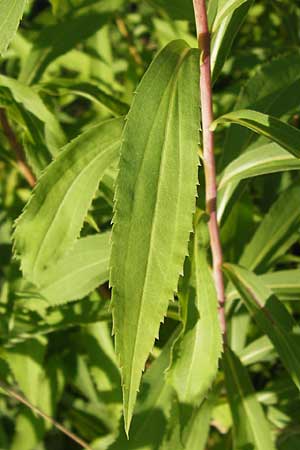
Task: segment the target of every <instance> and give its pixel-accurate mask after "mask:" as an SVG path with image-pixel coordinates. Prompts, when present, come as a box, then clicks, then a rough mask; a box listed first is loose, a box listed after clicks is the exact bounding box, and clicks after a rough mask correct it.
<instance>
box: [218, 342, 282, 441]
mask: <svg viewBox="0 0 300 450" xmlns="http://www.w3.org/2000/svg"><path fill="white" fill-rule="evenodd" d="M223 363H224V371H225V382H226V388H227V395H228V400H229V404H230V409H231V413H232V418H233V439H234V442H233V444H234V446H233V448H234V449H245V450H246V449H249V450H250V449H255V450H275V446H274V444H273V442H272V438H271V432H270V428H269V425H268V422H267V420H266V418H265V415H264V412H263V409H262V407H261V406H260V404H259V403H258V401H257V399H256V397H255V392H254V389H253V386H252V383H251V380H250V377H249V375H248V372H247V370H246V369H245V368H244V366H243V365H242V363H241V362H240V360H239V359H238V357H237V356H236V355H235V354H234V353H233V352H232V351H231V350H230V349H229V348H228V347H227V348H226V350H225V352H224V358H223Z"/></svg>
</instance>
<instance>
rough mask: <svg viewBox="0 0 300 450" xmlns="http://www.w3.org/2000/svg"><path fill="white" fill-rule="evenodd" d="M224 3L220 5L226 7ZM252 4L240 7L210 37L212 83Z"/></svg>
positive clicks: (250, 0) (246, 3) (245, 3)
mask: <svg viewBox="0 0 300 450" xmlns="http://www.w3.org/2000/svg"><path fill="white" fill-rule="evenodd" d="M210 2H211V0H210ZM210 2H209V3H210ZM226 2H227V0H222V1H221V2H220V5H221V6H222V5H226ZM253 3H254V0H248V1H247V2H244V3H243V4H242V5H240V6H239V7H238V8H237V9H236V10H235V11H233V12H232V13H231V14H230V15H228V16H227V17H226V18H225V19H224V20H223V21H222V23H221V25H220V26H219V28H218V29H217V31H216V32H215V33H214V34H213V36H212V49H211V66H212V79H213V82H214V83H215V81H216V80H217V78H218V77H219V75H220V73H221V71H222V68H223V66H224V64H225V61H226V59H227V57H228V55H229V53H230V50H231V47H232V44H233V41H234V39H235V37H236V35H237V33H238V31H239V29H240V27H241V26H242V24H243V22H244V20H245V18H246V16H247V14H248V12H249V9H250V7H251V6H252V4H253Z"/></svg>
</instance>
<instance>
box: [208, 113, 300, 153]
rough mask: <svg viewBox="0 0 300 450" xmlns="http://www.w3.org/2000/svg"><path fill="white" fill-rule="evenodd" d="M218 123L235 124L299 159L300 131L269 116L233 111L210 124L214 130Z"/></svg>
mask: <svg viewBox="0 0 300 450" xmlns="http://www.w3.org/2000/svg"><path fill="white" fill-rule="evenodd" d="M220 123H236V124H239V125H242V126H244V127H246V128H249V129H250V130H252V131H254V132H255V133H258V134H260V135H262V136H266V137H267V138H269V139H271V140H272V141H274V142H277V143H278V144H279V145H281V146H282V147H283V148H284V149H286V150H287V151H288V152H290V153H291V154H292V155H294V156H296V157H297V158H300V130H298V129H297V128H295V127H292V126H291V125H289V124H287V123H285V122H282V121H281V120H279V119H277V118H276V117H272V116H269V115H267V114H263V113H260V112H257V111H252V110H250V109H244V110H239V111H233V112H231V113H229V114H225V115H224V116H222V117H219V118H218V119H217V120H215V121H214V123H213V124H212V129H214V128H215V127H216V126H217V125H218V124H220Z"/></svg>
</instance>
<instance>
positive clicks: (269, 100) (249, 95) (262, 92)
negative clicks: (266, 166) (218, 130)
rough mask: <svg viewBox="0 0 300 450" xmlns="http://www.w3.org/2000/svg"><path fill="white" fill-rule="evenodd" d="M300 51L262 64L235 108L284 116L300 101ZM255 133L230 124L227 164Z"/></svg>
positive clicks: (242, 90)
mask: <svg viewBox="0 0 300 450" xmlns="http://www.w3.org/2000/svg"><path fill="white" fill-rule="evenodd" d="M299 73H300V52H299V51H294V50H293V51H292V52H289V53H287V54H284V55H280V56H278V57H276V58H274V59H272V60H271V61H270V62H267V63H266V64H263V65H261V66H259V67H258V68H257V69H256V70H255V71H254V73H253V75H252V76H251V77H250V78H249V79H248V80H247V82H246V83H245V85H244V86H243V87H242V88H241V90H240V93H239V96H238V98H237V101H236V104H235V107H234V109H235V110H240V109H253V110H256V111H260V112H263V113H268V114H271V115H273V116H275V117H280V116H282V115H283V114H285V113H287V112H288V111H290V110H292V109H293V108H295V107H297V106H298V104H299V101H300V89H299V86H300V76H299ZM253 137H254V136H253V133H252V132H251V130H248V129H247V128H245V127H241V126H239V125H234V124H233V125H232V126H230V128H229V130H228V133H227V136H226V140H225V146H224V152H223V158H222V163H223V167H224V166H225V165H227V164H228V163H229V162H231V161H232V160H234V159H235V158H236V157H237V156H239V155H240V154H241V153H242V152H243V151H244V150H245V149H246V148H247V147H248V146H249V144H250V143H251V140H252V138H253Z"/></svg>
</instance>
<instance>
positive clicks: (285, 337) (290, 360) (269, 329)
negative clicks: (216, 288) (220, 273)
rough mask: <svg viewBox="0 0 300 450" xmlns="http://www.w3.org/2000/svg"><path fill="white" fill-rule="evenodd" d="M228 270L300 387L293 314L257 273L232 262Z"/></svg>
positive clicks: (297, 348) (226, 268)
mask: <svg viewBox="0 0 300 450" xmlns="http://www.w3.org/2000/svg"><path fill="white" fill-rule="evenodd" d="M225 273H226V274H227V275H228V277H229V279H230V280H231V281H232V282H233V284H234V285H235V287H236V288H237V289H238V291H239V292H240V295H241V298H242V300H243V301H244V303H245V305H246V306H247V308H248V310H249V311H250V313H251V314H252V315H253V317H254V319H255V321H256V322H257V324H258V326H259V327H260V328H261V330H262V331H263V332H264V333H265V334H266V335H267V336H268V337H269V338H270V340H271V341H272V343H273V345H274V347H275V349H276V350H277V352H278V354H279V356H280V358H281V360H282V362H283V364H284V365H285V367H286V369H287V370H288V372H289V373H290V375H291V377H292V379H293V381H294V383H295V384H296V385H297V387H298V388H299V389H300V346H299V332H300V330H299V327H297V326H296V323H295V322H294V320H293V317H292V316H291V315H290V314H289V312H288V311H287V309H286V308H285V307H284V306H283V305H282V304H281V303H280V302H279V300H278V299H277V298H276V297H275V295H274V294H273V292H272V291H270V290H269V289H268V288H267V287H266V286H265V285H264V284H263V283H262V282H261V281H260V279H259V277H257V276H256V275H255V274H254V273H252V272H249V271H248V270H246V269H244V268H242V267H239V266H234V265H231V264H226V265H225Z"/></svg>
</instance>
